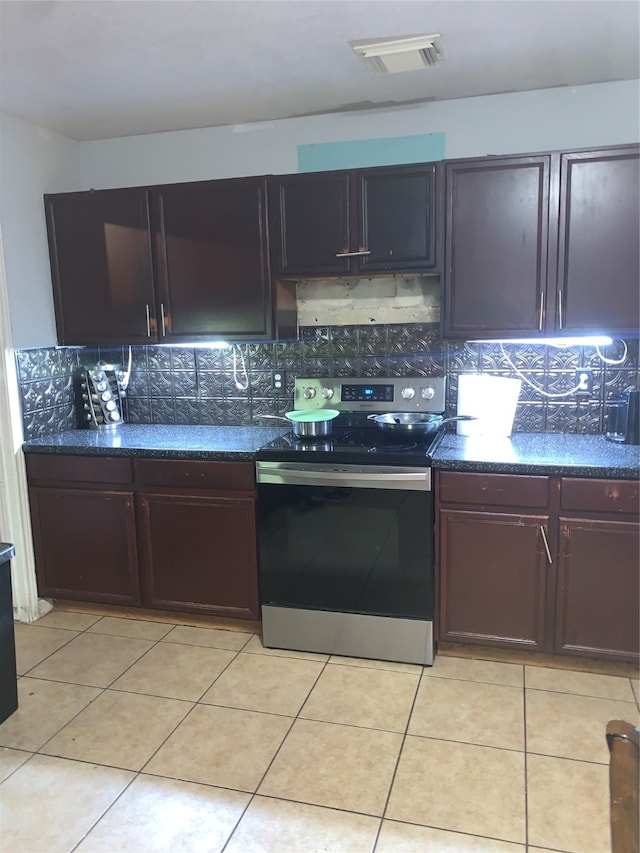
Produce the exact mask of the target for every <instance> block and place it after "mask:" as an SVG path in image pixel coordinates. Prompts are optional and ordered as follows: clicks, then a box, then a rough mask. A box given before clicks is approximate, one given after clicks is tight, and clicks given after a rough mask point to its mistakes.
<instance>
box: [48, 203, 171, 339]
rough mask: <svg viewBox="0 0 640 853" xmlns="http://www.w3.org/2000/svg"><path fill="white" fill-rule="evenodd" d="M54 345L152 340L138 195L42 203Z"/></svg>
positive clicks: (143, 206) (144, 219)
mask: <svg viewBox="0 0 640 853" xmlns="http://www.w3.org/2000/svg"><path fill="white" fill-rule="evenodd" d="M45 211H46V217H47V231H48V237H49V255H50V260H51V277H52V281H53V298H54V306H55V313H56V326H57V331H58V343H60V344H64V345H74V344H109V345H113V344H119V343H127V344H146V343H149V341H151V340H155V318H154V299H153V279H152V272H151V247H150V237H149V215H148V209H147V194H146V190H144V189H141V188H134V189H118V190H99V191H97V192H94V191H91V192H80V193H64V194H61V195H46V196H45Z"/></svg>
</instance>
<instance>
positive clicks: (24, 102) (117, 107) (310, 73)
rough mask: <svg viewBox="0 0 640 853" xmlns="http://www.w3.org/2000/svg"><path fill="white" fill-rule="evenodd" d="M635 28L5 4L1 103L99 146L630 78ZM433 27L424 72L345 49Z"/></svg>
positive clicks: (305, 10) (88, 1) (434, 15)
mask: <svg viewBox="0 0 640 853" xmlns="http://www.w3.org/2000/svg"><path fill="white" fill-rule="evenodd" d="M639 32H640V4H639V3H638V2H636V0H440V2H428V0H0V109H2V110H4V111H6V112H8V113H11V114H12V115H15V116H18V117H20V118H23V119H25V120H27V121H30V122H32V123H34V124H38V125H42V126H44V127H48V128H50V129H51V130H55V131H57V132H58V133H61V134H64V135H65V136H68V137H71V138H73V139H78V140H88V139H104V138H109V137H114V136H127V135H131V134H139V133H153V132H156V131H164V130H182V129H187V128H195V127H208V126H215V125H227V124H245V123H251V122H257V121H266V120H271V119H278V118H287V117H292V116H300V115H309V114H318V113H330V112H339V111H346V110H362V109H373V108H375V107H389V106H394V105H400V104H407V103H421V102H424V101H429V100H446V99H450V98H463V97H471V96H476V95H487V94H494V93H500V92H514V91H515V92H517V91H524V90H530V89H544V88H549V87H554V86H577V85H581V84H586V83H600V82H610V81H614V80H628V79H635V78H638V77H639V76H640V74H639V51H640V48H639ZM427 33H440V34H441V36H442V39H443V42H444V46H445V49H446V52H447V56H448V61H447V62H445V63H443V64H442V65H439V66H437V67H435V68H431V69H428V70H425V71H410V72H406V73H402V74H387V75H383V74H376V73H374V72H372V71H370V70H368V69H367V68H366V67H365V66H364V63H363V61H362V60H361V59H359V58H358V57H357V56H356V55H355V54H354V53H353V51H352V50H351V48H350V47H349V45H348V42H349V41H351V40H355V39H375V38H382V37H387V36H405V35H419V34H427ZM594 118H596V119H597V117H594Z"/></svg>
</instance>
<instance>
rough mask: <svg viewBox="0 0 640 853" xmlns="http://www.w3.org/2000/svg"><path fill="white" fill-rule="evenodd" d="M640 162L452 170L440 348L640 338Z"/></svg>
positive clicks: (591, 155) (486, 163) (599, 160)
mask: <svg viewBox="0 0 640 853" xmlns="http://www.w3.org/2000/svg"><path fill="white" fill-rule="evenodd" d="M639 151H640V148H638V146H628V147H618V148H611V149H601V150H598V151H583V152H570V153H563V154H547V155H540V156H536V157H516V158H502V157H499V158H498V157H496V158H483V159H481V160H473V161H472V160H468V161H463V160H461V161H457V162H455V161H454V162H450V163H447V165H446V174H445V194H446V223H445V264H444V301H445V304H444V312H443V314H444V323H443V331H444V336H445V337H452V338H467V339H469V338H494V337H503V338H509V337H521V336H523V335H524V336H527V337H536V336H540V337H544V336H546V335H566V334H570V335H576V334H581V335H584V334H594V333H600V334H603V333H609V334H611V333H613V334H618V335H621V334H631V335H637V334H638V315H639V302H638V280H639V276H640V269H639V263H638V232H639V229H640V219H639V211H640V198H639V186H640V174H639V168H638V164H639V160H638V157H639Z"/></svg>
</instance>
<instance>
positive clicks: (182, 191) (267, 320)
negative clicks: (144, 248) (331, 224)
mask: <svg viewBox="0 0 640 853" xmlns="http://www.w3.org/2000/svg"><path fill="white" fill-rule="evenodd" d="M149 203H150V208H151V227H152V232H153V260H154V271H155V285H156V303H157V310H158V322H159V328H158V340H159V341H160V343H163V342H166V343H170V342H175V341H185V342H186V341H203V340H208V339H210V338H226V339H229V340H234V339H238V338H240V339H242V338H245V339H246V338H248V339H252V338H265V337H267V336H269V335H270V334H271V312H270V287H269V254H268V246H267V222H266V180H265V179H264V178H237V179H231V180H222V181H202V182H197V183H186V184H170V185H168V186H160V187H152V188H151V189H150V190H149Z"/></svg>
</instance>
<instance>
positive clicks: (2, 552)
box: [0, 542, 16, 565]
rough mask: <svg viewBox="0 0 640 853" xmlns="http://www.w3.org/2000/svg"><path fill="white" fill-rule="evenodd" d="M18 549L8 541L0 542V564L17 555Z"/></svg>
mask: <svg viewBox="0 0 640 853" xmlns="http://www.w3.org/2000/svg"><path fill="white" fill-rule="evenodd" d="M15 553H16V549H15V548H14V547H13V545H10V544H9V543H8V542H0V565H1V564H2V563H6V562H7V561H8V560H10V559H11V558H12V557H13V556H15Z"/></svg>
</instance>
